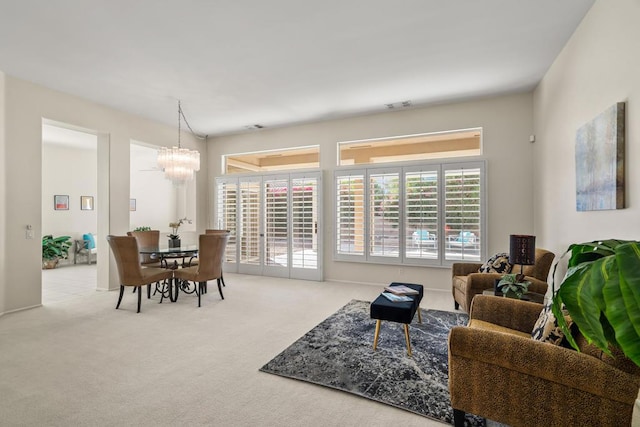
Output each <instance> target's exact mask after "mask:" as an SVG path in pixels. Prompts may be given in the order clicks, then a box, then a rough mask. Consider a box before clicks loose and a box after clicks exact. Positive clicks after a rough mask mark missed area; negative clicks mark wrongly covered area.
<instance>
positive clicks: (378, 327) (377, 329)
mask: <svg viewBox="0 0 640 427" xmlns="http://www.w3.org/2000/svg"><path fill="white" fill-rule="evenodd" d="M380 323H382V320H380V319H378V320H377V321H376V333H375V335H374V336H373V350H374V351H375V349H376V347H378V335H380Z"/></svg>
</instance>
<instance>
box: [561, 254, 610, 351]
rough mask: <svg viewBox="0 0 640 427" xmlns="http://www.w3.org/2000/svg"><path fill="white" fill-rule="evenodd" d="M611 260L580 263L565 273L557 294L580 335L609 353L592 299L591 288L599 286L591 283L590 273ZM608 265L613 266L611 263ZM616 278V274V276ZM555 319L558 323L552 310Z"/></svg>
mask: <svg viewBox="0 0 640 427" xmlns="http://www.w3.org/2000/svg"><path fill="white" fill-rule="evenodd" d="M607 259H609V260H610V261H612V260H613V257H604V258H600V259H597V260H596V261H594V262H589V263H582V264H580V265H578V266H576V267H575V268H573V269H571V270H570V274H569V272H567V274H568V275H567V276H566V277H565V279H564V281H563V282H562V285H561V286H560V289H559V290H558V294H559V295H560V297H561V299H562V301H563V302H564V304H565V306H566V307H567V310H568V311H569V313H571V318H572V319H573V321H574V322H575V323H576V324H577V325H578V327H579V328H580V332H582V335H584V337H585V338H586V339H587V341H589V342H590V343H593V344H595V345H596V346H597V347H598V348H599V349H601V350H603V351H605V352H609V348H608V344H607V339H606V338H605V336H604V331H603V329H602V325H601V324H600V308H599V307H598V303H597V301H596V299H595V298H593V294H594V292H597V291H594V290H593V289H592V287H593V286H601V282H600V283H596V284H595V285H594V284H592V282H591V277H592V272H593V270H594V269H601V268H602V267H603V266H604V265H606V260H607ZM609 264H612V265H615V263H613V262H609ZM616 276H617V274H616ZM596 277H597V279H599V280H601V277H600V275H599V274H596ZM557 309H559V307H557ZM554 314H556V318H557V319H558V321H559V322H560V317H562V314H561V313H560V317H558V314H557V313H556V311H555V310H554Z"/></svg>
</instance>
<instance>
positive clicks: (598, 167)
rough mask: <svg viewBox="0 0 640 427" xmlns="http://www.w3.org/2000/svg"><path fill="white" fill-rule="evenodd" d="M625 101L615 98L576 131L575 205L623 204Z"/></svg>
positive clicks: (594, 208)
mask: <svg viewBox="0 0 640 427" xmlns="http://www.w3.org/2000/svg"><path fill="white" fill-rule="evenodd" d="M624 122H625V103H624V102H618V103H617V104H615V105H613V106H611V107H610V108H608V109H607V110H605V111H604V112H602V113H601V114H599V115H598V116H597V117H596V118H594V119H593V120H591V121H590V122H588V123H586V124H584V125H583V126H582V127H580V128H579V129H578V131H577V134H576V209H577V210H578V211H597V210H607V209H623V208H624V139H625V138H624V137H625V126H624Z"/></svg>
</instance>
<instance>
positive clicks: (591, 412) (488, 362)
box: [449, 295, 640, 427]
mask: <svg viewBox="0 0 640 427" xmlns="http://www.w3.org/2000/svg"><path fill="white" fill-rule="evenodd" d="M541 309H542V305H540V304H535V303H531V302H525V301H520V300H514V299H510V298H503V297H495V296H483V295H479V296H477V297H476V298H475V299H474V300H473V304H472V308H471V313H470V320H469V324H468V326H467V327H464V326H458V327H454V328H452V330H451V331H450V333H449V391H450V394H451V405H452V407H453V408H454V418H455V423H456V426H458V425H459V426H462V425H463V421H464V413H465V412H467V413H472V414H475V415H478V416H482V417H485V418H487V419H491V420H494V421H498V422H500V423H505V424H508V425H510V426H513V427H517V426H532V425H539V426H563V427H564V426H616V427H619V426H629V425H630V424H631V417H632V413H633V407H634V404H635V401H636V398H637V396H638V390H639V388H640V368H639V367H638V366H636V365H635V364H633V363H632V362H631V361H630V360H629V359H627V358H625V357H624V355H622V353H621V352H620V351H619V350H614V355H615V357H614V358H612V357H610V356H607V355H605V354H604V353H603V352H601V351H600V350H598V349H596V348H595V347H594V346H592V345H589V344H587V343H586V341H585V339H584V338H583V337H582V336H581V335H579V333H578V334H577V336H576V340H577V342H578V344H579V346H580V348H581V352H577V351H575V350H573V349H570V348H565V347H563V346H558V345H553V344H549V343H546V342H542V341H536V340H534V339H532V338H531V332H532V330H533V327H534V325H535V323H536V320H537V319H538V317H539V315H540V312H541Z"/></svg>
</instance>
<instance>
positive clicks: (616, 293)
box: [603, 243, 640, 365]
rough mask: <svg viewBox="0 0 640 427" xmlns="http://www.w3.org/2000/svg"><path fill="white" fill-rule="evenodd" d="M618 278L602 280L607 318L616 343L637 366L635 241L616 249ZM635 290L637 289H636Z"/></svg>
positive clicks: (638, 258) (639, 268) (638, 254)
mask: <svg viewBox="0 0 640 427" xmlns="http://www.w3.org/2000/svg"><path fill="white" fill-rule="evenodd" d="M616 267H619V277H618V280H617V281H615V282H614V281H608V282H607V283H605V286H604V289H603V293H604V298H605V303H606V307H607V308H606V310H605V314H606V316H607V320H608V321H609V323H610V324H611V326H612V327H613V329H614V330H615V337H616V341H617V344H618V345H619V346H620V348H622V351H623V352H624V354H625V355H626V356H627V357H628V358H630V359H631V360H633V361H634V362H635V364H636V365H640V336H639V334H638V329H637V327H636V325H634V321H635V322H636V323H638V322H639V321H640V319H639V318H638V317H639V316H640V313H639V312H638V310H639V305H638V300H637V299H636V296H635V295H634V289H633V288H634V287H636V288H637V286H639V284H640V251H639V248H638V244H637V243H630V244H628V245H624V246H621V247H619V248H618V249H617V251H616ZM635 291H636V293H637V289H636V290H635Z"/></svg>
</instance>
